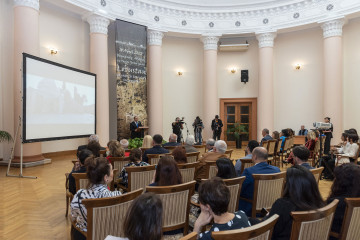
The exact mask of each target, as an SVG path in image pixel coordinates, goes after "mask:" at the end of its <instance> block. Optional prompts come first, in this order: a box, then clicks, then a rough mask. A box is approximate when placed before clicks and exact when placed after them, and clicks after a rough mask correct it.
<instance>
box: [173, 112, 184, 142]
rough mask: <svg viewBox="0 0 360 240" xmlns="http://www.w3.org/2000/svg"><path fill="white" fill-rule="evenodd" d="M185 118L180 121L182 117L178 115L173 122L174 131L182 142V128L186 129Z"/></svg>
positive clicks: (178, 140)
mask: <svg viewBox="0 0 360 240" xmlns="http://www.w3.org/2000/svg"><path fill="white" fill-rule="evenodd" d="M183 120H184V118H182V120H181V121H180V118H179V117H177V118H175V122H173V123H172V129H173V133H174V134H176V136H177V142H178V143H181V130H182V129H184V126H183V123H184V122H183Z"/></svg>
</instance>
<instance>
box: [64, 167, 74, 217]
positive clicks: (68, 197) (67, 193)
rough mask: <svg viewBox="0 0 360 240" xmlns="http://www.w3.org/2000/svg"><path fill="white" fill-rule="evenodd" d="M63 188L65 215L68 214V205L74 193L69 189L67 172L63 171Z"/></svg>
mask: <svg viewBox="0 0 360 240" xmlns="http://www.w3.org/2000/svg"><path fill="white" fill-rule="evenodd" d="M65 178H66V179H65V190H66V194H65V198H66V213H65V217H67V216H68V214H69V205H70V202H71V201H72V199H73V198H74V195H73V194H72V193H71V192H70V191H69V173H65Z"/></svg>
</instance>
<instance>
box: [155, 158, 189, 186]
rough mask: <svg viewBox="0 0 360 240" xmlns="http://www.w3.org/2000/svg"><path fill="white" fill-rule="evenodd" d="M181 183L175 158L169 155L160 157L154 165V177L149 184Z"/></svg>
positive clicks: (166, 184)
mask: <svg viewBox="0 0 360 240" xmlns="http://www.w3.org/2000/svg"><path fill="white" fill-rule="evenodd" d="M177 184H182V177H181V173H180V171H179V168H178V166H177V164H176V162H175V160H174V159H173V158H172V157H171V156H164V157H162V158H160V160H159V163H158V165H157V166H156V171H155V178H154V181H153V183H151V184H150V186H171V185H177Z"/></svg>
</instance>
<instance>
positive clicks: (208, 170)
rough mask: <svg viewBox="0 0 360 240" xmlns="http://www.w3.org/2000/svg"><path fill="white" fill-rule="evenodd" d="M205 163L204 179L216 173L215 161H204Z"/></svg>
mask: <svg viewBox="0 0 360 240" xmlns="http://www.w3.org/2000/svg"><path fill="white" fill-rule="evenodd" d="M205 164H206V165H205V176H204V177H205V179H210V178H213V177H215V176H216V173H217V171H216V170H217V167H216V161H205Z"/></svg>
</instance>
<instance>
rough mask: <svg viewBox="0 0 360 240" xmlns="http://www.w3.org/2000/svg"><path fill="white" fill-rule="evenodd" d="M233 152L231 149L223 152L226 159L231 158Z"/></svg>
mask: <svg viewBox="0 0 360 240" xmlns="http://www.w3.org/2000/svg"><path fill="white" fill-rule="evenodd" d="M233 151H234V150H233V149H229V150H226V151H225V154H226V155H227V156H228V158H231V154H232V152H233Z"/></svg>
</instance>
